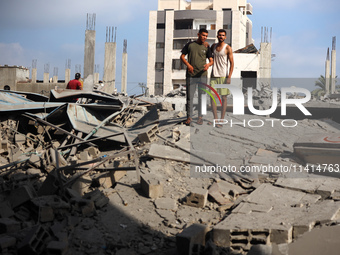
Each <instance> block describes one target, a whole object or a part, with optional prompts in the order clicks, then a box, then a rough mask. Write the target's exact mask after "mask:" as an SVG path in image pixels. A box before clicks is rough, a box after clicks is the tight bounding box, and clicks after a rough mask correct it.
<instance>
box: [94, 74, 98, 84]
mask: <svg viewBox="0 0 340 255" xmlns="http://www.w3.org/2000/svg"><path fill="white" fill-rule="evenodd" d="M98 83H99V73H94V84H98Z"/></svg>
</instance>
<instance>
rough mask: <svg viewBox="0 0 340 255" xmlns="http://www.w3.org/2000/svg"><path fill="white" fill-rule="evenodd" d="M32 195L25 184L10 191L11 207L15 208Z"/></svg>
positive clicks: (28, 199)
mask: <svg viewBox="0 0 340 255" xmlns="http://www.w3.org/2000/svg"><path fill="white" fill-rule="evenodd" d="M33 197H34V195H33V192H32V191H31V189H30V188H29V187H28V186H27V185H24V186H21V187H20V188H18V189H16V190H13V191H12V192H11V194H10V196H9V202H10V204H11V206H12V208H15V207H17V206H19V205H22V204H23V203H25V202H27V201H30V200H31V199H32V198H33Z"/></svg>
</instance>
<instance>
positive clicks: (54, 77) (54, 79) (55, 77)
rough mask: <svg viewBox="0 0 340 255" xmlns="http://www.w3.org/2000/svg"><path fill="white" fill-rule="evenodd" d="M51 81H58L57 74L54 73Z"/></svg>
mask: <svg viewBox="0 0 340 255" xmlns="http://www.w3.org/2000/svg"><path fill="white" fill-rule="evenodd" d="M52 81H53V83H58V76H56V75H54V76H53V78H52Z"/></svg>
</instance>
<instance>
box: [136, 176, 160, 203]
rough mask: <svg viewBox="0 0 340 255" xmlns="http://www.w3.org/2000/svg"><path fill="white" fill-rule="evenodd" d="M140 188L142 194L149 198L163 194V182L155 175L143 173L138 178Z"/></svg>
mask: <svg viewBox="0 0 340 255" xmlns="http://www.w3.org/2000/svg"><path fill="white" fill-rule="evenodd" d="M140 184H141V188H142V190H143V192H144V194H145V195H146V196H147V197H150V198H158V197H162V196H163V185H164V184H163V182H162V181H160V180H159V178H158V177H157V176H156V175H153V174H144V175H141V178H140Z"/></svg>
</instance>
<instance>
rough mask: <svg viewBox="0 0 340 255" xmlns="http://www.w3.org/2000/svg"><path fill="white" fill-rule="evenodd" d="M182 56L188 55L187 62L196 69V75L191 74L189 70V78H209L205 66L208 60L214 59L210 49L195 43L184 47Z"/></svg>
mask: <svg viewBox="0 0 340 255" xmlns="http://www.w3.org/2000/svg"><path fill="white" fill-rule="evenodd" d="M182 54H184V55H188V57H187V60H188V62H189V64H190V65H192V67H193V68H194V73H189V72H188V70H187V77H202V76H203V77H204V76H207V71H203V70H204V65H205V64H206V63H207V62H206V59H207V58H208V59H209V58H212V53H211V49H210V47H205V46H204V45H203V44H199V43H198V42H197V41H193V42H189V43H187V44H186V45H185V46H184V48H183V49H182Z"/></svg>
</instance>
